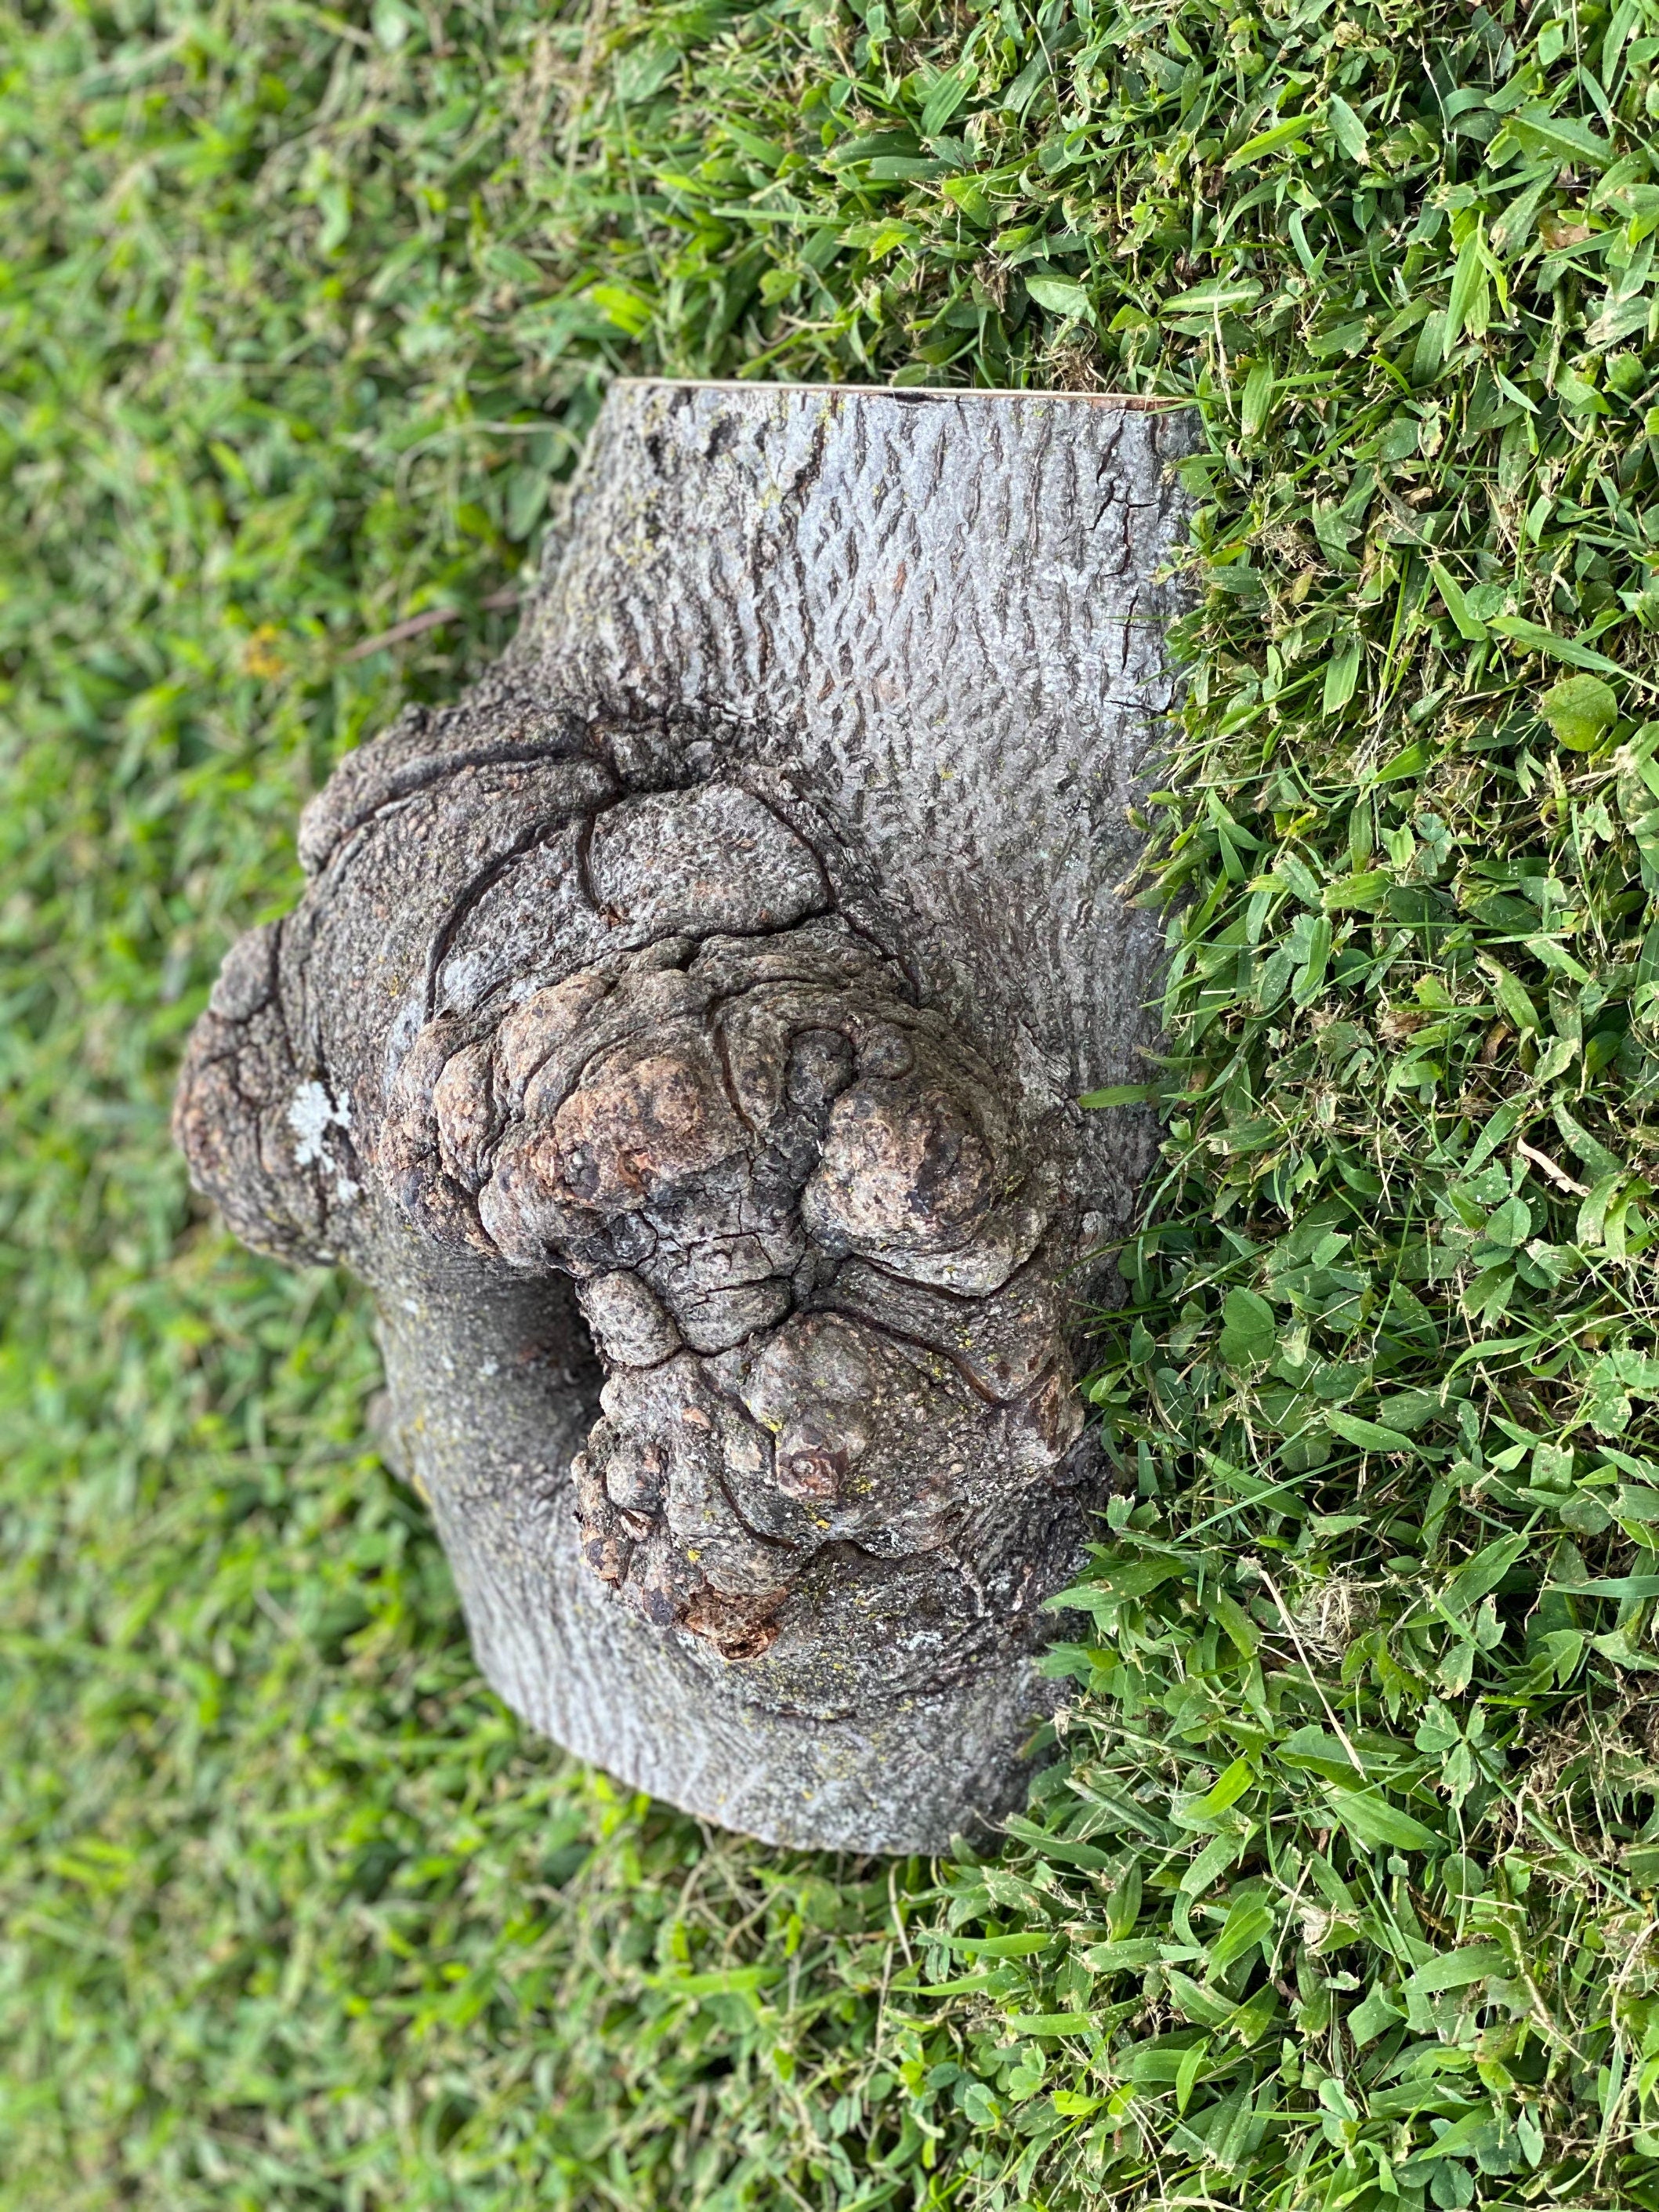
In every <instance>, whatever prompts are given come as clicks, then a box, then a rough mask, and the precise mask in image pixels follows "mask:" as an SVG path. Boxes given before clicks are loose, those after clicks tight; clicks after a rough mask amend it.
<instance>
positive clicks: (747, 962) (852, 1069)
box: [176, 382, 1192, 1851]
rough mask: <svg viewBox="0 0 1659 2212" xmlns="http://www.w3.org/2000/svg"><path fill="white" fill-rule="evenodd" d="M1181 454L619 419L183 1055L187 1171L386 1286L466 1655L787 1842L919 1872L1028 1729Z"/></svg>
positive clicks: (1006, 424) (1018, 1751)
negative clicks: (515, 607) (520, 579)
mask: <svg viewBox="0 0 1659 2212" xmlns="http://www.w3.org/2000/svg"><path fill="white" fill-rule="evenodd" d="M1191 439H1192V431H1191V425H1190V420H1189V418H1188V417H1187V416H1182V415H1179V414H1171V413H1170V412H1168V411H1165V410H1161V409H1157V408H1152V407H1148V406H1146V405H1144V404H1138V403H1136V402H1133V401H1126V400H1122V399H1115V398H1073V397H1061V396H1031V395H1017V394H981V393H956V392H951V393H946V392H878V391H866V392H860V391H842V390H836V389H829V388H823V387H795V388H776V387H774V388H754V387H750V386H741V387H734V386H711V385H700V386H688V385H675V384H669V383H657V382H635V383H621V384H618V385H617V386H614V387H613V389H612V392H611V396H610V398H609V399H608V401H607V403H606V405H605V410H604V413H603V414H602V416H601V418H600V421H599V425H598V428H596V430H595V432H594V434H593V437H592V443H591V446H590V448H589V452H588V455H587V458H586V463H585V465H584V470H583V472H582V474H581V476H580V479H579V482H578V484H577V486H576V489H575V491H574V496H573V499H572V501H571V504H570V507H569V511H568V520H567V526H566V527H565V528H564V530H563V532H562V534H561V535H560V536H559V537H558V538H557V539H556V542H555V544H553V546H552V547H551V549H550V558H549V561H548V562H547V564H546V565H545V568H544V578H543V583H542V586H541V587H540V589H539V591H538V593H537V594H536V595H535V596H534V598H533V599H532V604H531V605H530V607H529V609H528V611H527V613H526V619H525V621H524V623H523V625H522V627H521V629H520V635H519V637H518V639H517V641H515V643H514V645H513V648H512V649H511V651H510V652H509V653H508V654H507V656H506V658H505V659H503V660H502V661H501V663H500V664H499V665H497V666H496V668H495V669H494V670H493V671H491V672H490V673H489V675H488V676H486V677H485V678H484V679H483V681H482V682H481V683H480V684H477V686H476V688H475V689H474V690H471V692H470V693H469V694H468V695H467V696H465V698H463V699H462V700H461V701H460V702H459V703H457V704H456V705H454V706H452V707H448V708H443V709H441V710H439V711H436V712H431V711H428V710H426V709H422V708H412V709H410V710H409V711H407V712H406V713H405V714H404V715H403V717H402V718H401V719H400V720H398V722H397V723H396V725H395V726H393V727H392V729H391V730H389V731H388V732H386V734H385V735H383V736H382V737H380V738H378V739H376V740H375V741H374V743H372V744H367V745H365V746H363V747H362V749H361V750H359V751H357V752H356V753H353V754H352V755H350V756H349V757H348V758H347V759H346V760H345V761H344V762H343V763H342V765H341V767H340V768H339V769H338V770H337V773H336V775H334V777H333V779H332V781H331V782H330V784H329V785H328V787H327V788H326V789H325V791H324V792H323V793H320V795H319V797H318V798H317V799H314V800H313V802H312V804H311V805H309V806H308V807H307V810H306V813H305V816H304V818H303V820H302V823H301V833H300V850H301V860H302V861H303V864H304V866H305V867H306V870H307V874H308V876H309V879H310V880H309V884H308V888H307V890H306V893H305V896H303V898H302V899H301V902H300V904H299V906H298V908H296V909H295V912H294V913H293V914H291V915H289V916H287V917H286V918H285V919H284V920H283V921H280V922H277V923H276V924H274V925H271V926H269V927H265V928H263V929H258V930H255V931H253V932H252V933H250V934H249V935H248V936H246V937H245V938H243V939H241V941H240V943H239V944H238V945H236V946H235V947H234V950H233V951H232V952H231V953H230V955H229V957H228V959H227V960H226V962H225V964H224V968H223V970H222V974H221V975H220V978H219V981H218V983H217V985H216V988H215V990H214V994H213V997H212V1000H211V1003H210V1008H209V1011H208V1012H206V1013H205V1014H204V1017H203V1018H202V1020H201V1022H200V1024H199V1025H198V1027H197V1030H196V1032H195V1035H194V1036H193V1037H192V1039H191V1046H190V1050H189V1054H188V1058H187V1062H186V1066H185V1072H184V1076H183V1079H182V1082H181V1085H180V1088H179V1103H178V1109H177V1117H176V1124H177V1131H178V1135H179V1141H180V1143H181V1144H182V1146H183V1147H184V1149H185V1152H186V1154H187V1155H188V1158H189V1161H190V1164H191V1172H192V1174H193V1176H194V1178H195V1180H196V1182H197V1186H198V1188H201V1189H202V1190H204V1192H206V1193H208V1194H210V1195H211V1196H212V1197H213V1198H214V1199H216V1200H217V1201H218V1203H219V1205H220V1206H222V1209H223V1212H224V1213H225V1216H226V1218H227V1219H228V1222H229V1223H230V1225H231V1226H232V1228H233V1229H234V1230H235V1231H236V1232H237V1233H238V1234H239V1235H240V1236H241V1237H244V1238H245V1239H246V1241H247V1242H248V1243H251V1244H253V1245H255V1246H257V1247H258V1248H259V1249H263V1250H265V1251H269V1252H275V1253H278V1254H281V1255H284V1256H285V1257H288V1258H290V1259H294V1260H296V1261H330V1260H339V1261H345V1262H346V1263H347V1264H349V1266H350V1267H353V1268H355V1269H356V1270H357V1271H358V1273H361V1274H362V1276H363V1277H365V1278H366V1279H367V1280H368V1282H369V1284H370V1285H372V1286H373V1288H374V1294H375V1297H376V1301H377V1306H378V1310H379V1315H380V1335H381V1342H382V1346H383V1349H384V1352H385V1358H386V1377H387V1384H388V1392H389V1403H390V1407H391V1428H392V1433H393V1436H394V1437H395V1439H396V1440H397V1449H398V1452H399V1453H400V1455H401V1457H402V1459H403V1461H404V1463H405V1465H406V1467H407V1469H408V1472H409V1474H410V1478H411V1480H414V1481H415V1482H416V1485H417V1486H418V1487H419V1489H420V1490H421V1492H422V1495H423V1496H424V1497H425V1498H427V1499H428V1501H429V1502H430V1505H431V1509H432V1510H433V1513H434V1515H435V1518H436V1522H437V1526H438V1529H439V1532H440V1534H441V1537H442V1541H443V1543H444V1547H445V1549H446V1550H447V1553H448V1554H449V1557H450V1559H451V1561H452V1563H453V1567H454V1571H455V1576H456V1580H457V1583H458V1585H459V1590H460V1595H461V1600H462V1603H463V1606H464V1607H465V1613H466V1618H467V1622H468V1626H469V1627H470V1629H471V1636H472V1641H473V1646H474V1649H475V1650H476V1652H477V1658H478V1662H479V1664H480V1666H481V1667H482V1668H483V1672H484V1674H486V1675H487V1676H488V1678H489V1680H490V1681H491V1683H493V1684H494V1686H495V1688H496V1689H497V1690H498V1691H499V1692H500V1693H501V1696H502V1697H503V1698H504V1699H506V1700H507V1703H508V1704H509V1705H512V1706H513V1708H514V1709H515V1710H516V1711H519V1712H520V1713H521V1714H522V1715H524V1717H526V1719H527V1720H529V1721H530V1722H531V1723H532V1724H533V1725H534V1726H536V1727H537V1728H538V1729H543V1730H544V1731H545V1732H546V1733H547V1734H548V1735H550V1736H552V1737H553V1738H555V1739H556V1741H558V1742H560V1743H562V1744H564V1745H566V1746H568V1747H569V1748H571V1749H572V1750H574V1751H576V1752H578V1753H580V1754H581V1755H582V1756H583V1757H585V1758H587V1759H592V1760H594V1761H596V1762H597V1763H598V1764H599V1765H602V1766H605V1767H607V1768H609V1769H610V1770H611V1771H612V1772H613V1773H615V1774H617V1775H618V1776H620V1777H622V1778H623V1779H624V1780H625V1781H627V1782H628V1783H629V1784H634V1785H636V1786H638V1787H641V1788H643V1789H646V1790H651V1791H653V1792H654V1793H656V1794H657V1795H659V1796H663V1797H665V1798H667V1799H669V1800H670V1801H671V1802H673V1803H675V1804H677V1805H680V1806H683V1807H684V1808H688V1809H689V1810H691V1811H693V1812H696V1813H698V1814H703V1815H706V1816H707V1817H708V1818H710V1819H712V1820H717V1821H720V1822H721V1823H723V1824H724V1825H726V1826H729V1827H733V1828H738V1829H742V1830H745V1831H747V1832H750V1833H753V1834H755V1835H757V1836H760V1837H763V1838H766V1839H768V1840H769V1841H773V1842H776V1843H781V1844H805V1845H828V1846H834V1847H840V1848H848V1849H854V1850H884V1851H911V1850H934V1849H938V1848H940V1847H942V1846H943V1845H944V1844H946V1843H947V1842H948V1840H949V1838H951V1835H952V1833H953V1832H958V1831H961V1830H963V1829H969V1828H972V1827H975V1826H982V1825H983V1824H984V1823H985V1822H986V1821H987V1820H990V1819H992V1818H994V1816H995V1815H996V1814H999V1813H1000V1812H1001V1811H1003V1810H1004V1809H1006V1807H1007V1806H1008V1805H1009V1803H1010V1802H1012V1797H1013V1795H1014V1794H1015V1793H1016V1792H1017V1791H1018V1788H1019V1786H1020V1784H1021V1781H1022V1776H1023V1768H1022V1754H1023V1749H1024V1746H1025V1744H1026V1743H1027V1741H1028V1740H1029V1738H1030V1734H1031V1731H1032V1727H1033V1723H1034V1722H1035V1721H1036V1718H1037V1717H1039V1716H1040V1715H1041V1713H1042V1711H1044V1710H1045V1706H1046V1703H1047V1692H1046V1686H1045V1685H1044V1683H1043V1682H1042V1680H1041V1679H1040V1678H1039V1676H1038V1674H1037V1672H1036V1665H1035V1659H1036V1654H1037V1653H1038V1651H1039V1650H1040V1649H1041V1646H1042V1631H1043V1626H1044V1623H1045V1620H1047V1621H1048V1622H1049V1623H1050V1624H1052V1616H1051V1615H1049V1616H1045V1615H1044V1614H1043V1613H1042V1610H1041V1608H1042V1604H1043V1601H1044V1600H1045V1599H1047V1598H1048V1597H1049V1596H1050V1595H1052V1594H1053V1593H1054V1591H1055V1590H1056V1589H1059V1588H1060V1586H1061V1585H1062V1584H1063V1583H1064V1582H1065V1580H1066V1577H1067V1576H1068V1574H1069V1573H1070V1572H1071V1571H1072V1570H1073V1567H1074V1565H1075V1564H1076V1562H1077V1559H1078V1556H1079V1548H1080V1546H1081V1544H1082V1542H1083V1541H1084V1540H1085V1535H1086V1534H1087V1531H1088V1528H1089V1525H1090V1516H1091V1512H1092V1511H1094V1510H1097V1508H1098V1507H1099V1505H1100V1504H1101V1502H1102V1499H1103V1490H1104V1487H1105V1477H1104V1471H1103V1467H1102V1464H1101V1462H1100V1458H1099V1455H1098V1452H1097V1449H1096V1447H1095V1446H1094V1445H1093V1443H1091V1439H1090V1438H1089V1437H1088V1436H1087V1435H1086V1434H1085V1426H1084V1422H1083V1418H1082V1412H1081V1407H1080V1406H1079V1402H1078V1400H1077V1395H1076V1393H1075V1390H1074V1388H1073V1384H1074V1377H1075V1375H1076V1371H1077V1365H1078V1357H1079V1332H1080V1328H1081V1327H1082V1324H1083V1322H1084V1320H1085V1317H1086V1314H1087V1312H1088V1310H1089V1308H1090V1305H1091V1302H1092V1303H1093V1304H1096V1305H1098V1304H1101V1303H1103V1302H1104V1301H1106V1300H1108V1299H1109V1297H1110V1294H1111V1280H1112V1278H1111V1274H1110V1267H1109V1260H1108V1259H1107V1258H1106V1257H1105V1255H1107V1254H1108V1252H1109V1248H1110V1246H1111V1244H1112V1242H1113V1240H1114V1238H1115V1237H1117V1236H1119V1235H1120V1234H1121V1231H1122V1229H1123V1227H1124V1225H1125V1224H1126V1223H1127V1219H1128V1217H1129V1215H1130V1212H1131V1211H1132V1209H1133V1206H1134V1204H1135V1201H1136V1197H1137V1194H1138V1192H1139V1188H1140V1186H1141V1184H1142V1182H1143V1179H1144V1177H1145V1175H1146V1170H1147V1167H1148V1164H1149V1162H1150V1159H1151V1157H1152V1146H1153V1143H1154V1140H1155V1132H1154V1130H1153V1128H1152V1124H1151V1121H1150V1120H1149V1118H1148V1117H1147V1116H1146V1115H1141V1114H1136V1113H1133V1112H1127V1113H1126V1112H1118V1113H1112V1114H1108V1115H1085V1114H1084V1113H1082V1112H1081V1111H1080V1110H1079V1107H1078V1105H1077V1103H1076V1101H1077V1097H1078V1095H1079V1093H1080V1092H1082V1091H1086V1090H1089V1089H1091V1088H1092V1087H1094V1086H1096V1085H1102V1084H1110V1083H1115V1082H1123V1081H1133V1080H1134V1079H1136V1078H1137V1076H1138V1074H1139V1073H1140V1070H1139V1066H1138V1062H1137V1054H1138V1051H1139V1048H1141V1047H1142V1046H1144V1045H1145V1044H1146V1042H1148V1040H1149V1038H1150V1036H1151V1030H1150V1026H1149V1016H1148V1013H1147V1011H1146V1008H1147V1000H1148V998H1149V995H1150V992H1151V988H1152V982H1153V980H1154V971H1155V963H1156V954H1157V943H1158V939H1157V935H1156V932H1155V928H1154V925H1153V924H1152V921H1150V920H1149V918H1147V917H1146V916H1145V915H1139V914H1137V913H1135V912H1133V911H1132V910H1131V909H1130V908H1128V907H1127V905H1126V904H1125V903H1124V902H1123V901H1122V900H1121V897H1120V896H1119V895H1118V892H1117V890H1116V888H1115V887H1116V885H1117V884H1119V882H1120V881H1121V878H1122V876H1123V875H1124V873H1125V872H1126V871H1127V868H1128V867H1129V866H1130V865H1131V863H1132V861H1133V856H1134V852H1135V846H1136V840H1135V835H1134V832H1133V828H1132V826H1131V824H1130V822H1129V820H1128V818H1127V809H1128V805H1129V802H1130V801H1131V799H1133V795H1134V793H1135V791H1136V787H1137V784H1138V781H1139V779H1140V778H1141V776H1142V775H1143V771H1144V769H1145V768H1146V764H1147V762H1148V757H1149V750H1150V749H1151V748H1152V747H1153V746H1154V745H1155V744H1156V743H1157V741H1158V731H1159V726H1160V720H1161V718H1162V717H1163V716H1164V714H1165V713H1166V711H1167V709H1168V708H1169V706H1170V701H1171V696H1172V686H1171V678H1170V673H1169V671H1168V669H1167V667H1166V664H1165V657H1164V631H1165V629H1166V627H1167V623H1168V621H1169V618H1170V615H1171V613H1172V612H1173V611H1174V608H1175V587H1174V586H1172V585H1171V584H1170V583H1169V582H1168V581H1167V580H1161V579H1160V574H1159V571H1160V567H1161V564H1163V563H1164V562H1165V560H1166V556H1168V554H1169V552H1170V549H1171V544H1172V541H1173V538H1174V536H1175V533H1176V527H1177V525H1178V522H1179V520H1180V500H1179V496H1178V495H1177V494H1176V492H1175V490H1174V489H1173V488H1172V486H1171V484H1170V481H1169V464H1170V461H1171V460H1172V459H1174V458H1176V457H1177V456H1178V455H1179V454H1181V453H1184V452H1186V451H1188V450H1189V448H1190V445H1191Z"/></svg>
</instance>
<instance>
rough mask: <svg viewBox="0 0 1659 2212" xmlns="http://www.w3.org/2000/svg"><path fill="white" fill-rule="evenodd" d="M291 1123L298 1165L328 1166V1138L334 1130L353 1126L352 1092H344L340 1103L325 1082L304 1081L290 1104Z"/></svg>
mask: <svg viewBox="0 0 1659 2212" xmlns="http://www.w3.org/2000/svg"><path fill="white" fill-rule="evenodd" d="M288 1126H289V1128H290V1129H292V1130H293V1132H294V1134H295V1139H296V1142H295V1147H294V1164H295V1167H301V1168H313V1167H316V1168H319V1167H324V1166H326V1165H327V1164H328V1152H327V1151H326V1149H325V1145H324V1141H323V1140H324V1139H325V1137H326V1136H327V1134H328V1133H329V1131H330V1130H331V1129H349V1127H351V1098H350V1095H349V1092H348V1093H343V1094H342V1096H341V1099H340V1103H338V1104H336V1103H335V1102H334V1100H333V1099H332V1098H331V1097H330V1096H329V1094H328V1091H327V1088H326V1086H325V1085H323V1084H320V1083H302V1084H301V1085H300V1087H299V1089H298V1090H297V1091H295V1094H294V1097H293V1101H292V1103H290V1105H289V1109H288Z"/></svg>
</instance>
